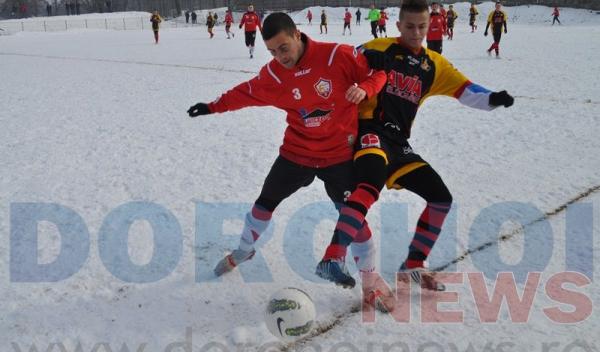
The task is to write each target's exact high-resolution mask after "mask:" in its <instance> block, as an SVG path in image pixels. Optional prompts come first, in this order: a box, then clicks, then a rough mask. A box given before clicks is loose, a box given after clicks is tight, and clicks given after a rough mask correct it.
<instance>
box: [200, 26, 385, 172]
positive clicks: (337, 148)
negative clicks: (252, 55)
mask: <svg viewBox="0 0 600 352" xmlns="http://www.w3.org/2000/svg"><path fill="white" fill-rule="evenodd" d="M302 41H303V42H304V43H305V47H304V54H303V55H302V58H301V59H300V60H299V61H298V63H297V64H296V66H295V67H294V68H292V69H287V68H285V67H284V66H282V65H281V64H280V63H279V62H277V61H276V60H275V59H273V60H271V61H270V62H269V63H268V64H266V65H265V66H263V67H262V69H261V70H260V73H259V74H258V76H256V77H254V78H253V79H251V80H249V81H247V82H244V83H242V84H240V85H238V86H236V87H235V88H233V89H232V90H230V91H228V92H226V93H224V94H223V95H221V97H220V98H218V99H217V100H215V101H214V102H212V103H210V104H209V108H210V111H211V112H213V113H215V112H225V111H232V110H237V109H241V108H244V107H249V106H274V107H277V108H280V109H282V110H285V111H286V112H287V117H286V121H287V125H288V126H287V128H286V130H285V135H284V137H283V144H282V145H281V147H280V149H279V152H280V155H281V156H283V157H284V158H286V159H288V160H291V161H293V162H295V163H297V164H300V165H304V166H307V167H327V166H330V165H334V164H337V163H341V162H344V161H348V160H351V159H352V154H353V145H354V141H355V140H356V134H357V129H358V105H357V104H353V103H351V102H349V101H348V100H346V98H345V93H346V91H347V90H348V88H349V87H350V86H352V85H353V84H355V83H357V84H358V87H360V88H362V89H364V90H365V92H366V93H367V95H368V96H369V97H373V96H375V95H377V93H378V92H379V91H380V90H381V88H382V87H383V86H384V85H385V82H386V79H387V77H386V75H385V73H384V72H383V71H377V72H374V71H373V70H371V69H370V68H369V65H368V63H367V60H366V58H365V57H364V56H363V55H362V54H360V53H358V52H357V51H356V49H354V47H352V46H349V45H344V44H336V43H321V42H315V41H313V40H311V39H310V38H308V37H307V36H306V35H305V34H302Z"/></svg>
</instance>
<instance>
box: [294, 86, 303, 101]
mask: <svg viewBox="0 0 600 352" xmlns="http://www.w3.org/2000/svg"><path fill="white" fill-rule="evenodd" d="M292 94H293V95H294V99H296V100H300V99H302V94H300V89H298V88H294V89H292Z"/></svg>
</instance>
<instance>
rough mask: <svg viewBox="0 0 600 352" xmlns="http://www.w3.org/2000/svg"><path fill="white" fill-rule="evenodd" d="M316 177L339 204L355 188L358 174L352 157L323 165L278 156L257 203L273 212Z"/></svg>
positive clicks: (331, 197)
mask: <svg viewBox="0 0 600 352" xmlns="http://www.w3.org/2000/svg"><path fill="white" fill-rule="evenodd" d="M315 177H317V178H319V179H320V180H321V181H323V183H324V184H325V191H326V192H327V195H328V196H329V198H330V199H331V200H332V201H333V202H334V203H336V206H338V205H340V204H342V203H344V201H345V198H346V197H347V196H349V195H350V193H351V192H352V191H354V188H355V187H356V174H355V171H354V163H353V162H352V160H348V161H346V162H343V163H340V164H335V165H331V166H328V167H323V168H311V167H307V166H302V165H299V164H296V163H294V162H292V161H290V160H288V159H285V158H284V157H282V156H278V157H277V159H276V160H275V162H274V163H273V166H272V167H271V171H269V174H268V175H267V178H266V179H265V182H264V184H263V188H262V190H261V192H260V196H259V198H258V200H257V201H256V203H257V204H259V205H261V206H263V207H265V208H266V209H268V210H270V211H273V210H275V208H276V207H277V206H278V205H279V203H281V201H283V200H284V199H286V198H287V197H289V196H291V195H292V194H294V193H295V192H296V191H298V190H299V189H300V188H302V187H306V186H308V185H310V184H311V183H312V182H313V180H314V179H315Z"/></svg>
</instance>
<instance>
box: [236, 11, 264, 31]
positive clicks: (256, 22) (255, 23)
mask: <svg viewBox="0 0 600 352" xmlns="http://www.w3.org/2000/svg"><path fill="white" fill-rule="evenodd" d="M242 26H244V32H256V27H258V29H259V30H260V31H261V32H262V27H261V24H260V18H258V15H257V14H256V12H246V13H245V14H244V15H243V16H242V19H241V20H240V28H242Z"/></svg>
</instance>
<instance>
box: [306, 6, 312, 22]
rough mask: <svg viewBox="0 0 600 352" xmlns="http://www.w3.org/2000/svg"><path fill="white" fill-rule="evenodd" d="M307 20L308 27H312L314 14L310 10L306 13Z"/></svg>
mask: <svg viewBox="0 0 600 352" xmlns="http://www.w3.org/2000/svg"><path fill="white" fill-rule="evenodd" d="M306 19H308V25H309V26H310V25H311V24H312V12H311V11H310V10H308V12H307V13H306Z"/></svg>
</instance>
